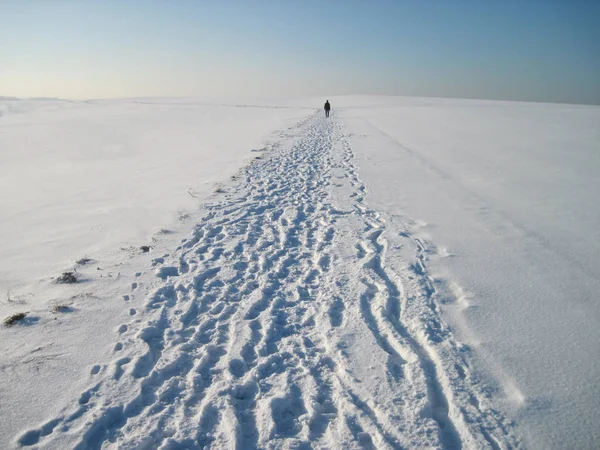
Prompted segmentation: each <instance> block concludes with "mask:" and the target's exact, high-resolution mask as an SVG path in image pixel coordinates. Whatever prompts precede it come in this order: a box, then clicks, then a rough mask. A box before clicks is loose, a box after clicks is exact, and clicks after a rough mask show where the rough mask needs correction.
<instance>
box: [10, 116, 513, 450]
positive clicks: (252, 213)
mask: <svg viewBox="0 0 600 450" xmlns="http://www.w3.org/2000/svg"><path fill="white" fill-rule="evenodd" d="M296 131H297V135H296V136H291V137H289V139H288V140H287V141H284V143H283V145H281V147H279V148H277V149H275V150H272V151H271V152H270V153H268V154H266V155H265V156H264V157H262V158H258V159H256V160H255V161H254V162H253V163H252V164H251V165H250V166H249V167H248V168H246V169H245V170H244V172H243V173H242V174H241V175H240V177H239V179H238V181H237V184H236V185H232V187H231V188H230V189H229V192H227V193H225V194H224V195H223V200H221V201H219V202H218V203H216V204H214V205H208V206H207V214H206V215H205V217H204V219H203V220H202V221H201V222H200V223H199V224H197V226H196V227H195V230H194V232H193V235H192V237H191V238H190V239H187V240H185V241H184V242H183V243H182V245H181V246H180V247H179V248H177V249H176V251H175V252H174V253H172V254H171V255H165V256H164V257H157V258H156V259H155V260H154V261H153V265H154V268H153V270H154V271H155V272H154V273H152V274H151V277H149V276H148V277H147V278H146V281H145V282H144V281H143V280H144V276H142V277H140V282H139V283H134V284H133V285H132V292H131V293H130V294H128V295H126V296H125V299H126V300H130V299H131V298H132V297H133V296H136V295H145V298H146V299H145V311H136V310H134V309H132V311H131V314H132V321H131V323H128V324H123V325H122V326H121V327H120V328H119V329H118V330H117V331H116V342H115V346H114V355H115V356H114V361H113V362H112V363H111V364H108V365H97V366H95V367H93V368H92V370H91V373H90V388H89V389H88V390H86V391H85V392H83V393H82V394H81V396H80V398H79V399H75V400H74V401H73V404H71V405H67V406H66V407H65V408H64V410H63V413H62V414H60V415H59V416H58V417H54V418H49V420H48V421H47V422H46V423H45V424H43V425H41V426H40V427H39V428H35V429H31V430H29V431H27V432H25V433H23V434H21V435H20V436H18V437H17V438H16V442H17V443H18V445H20V446H25V447H27V446H36V447H41V448H78V449H85V448H91V449H100V448H119V449H129V448H139V449H154V448H160V449H184V448H185V449H203V448H214V449H221V448H236V449H254V448H339V449H352V448H366V449H372V448H378V449H387V448H390V449H404V448H406V449H409V448H473V449H483V448H493V449H499V448H518V447H520V445H521V444H520V441H519V440H518V438H516V437H515V436H514V433H513V431H512V426H511V424H509V423H508V422H507V421H506V420H505V419H504V418H503V417H502V415H501V414H500V413H499V412H497V411H496V410H495V409H494V408H492V407H491V405H490V401H489V398H488V397H489V396H488V395H487V394H486V389H485V388H484V387H483V386H480V385H479V384H478V382H477V377H476V376H475V375H474V374H473V373H472V370H471V369H470V365H469V349H468V347H465V346H462V345H461V344H460V343H458V342H457V341H456V339H455V337H454V334H453V332H452V330H451V329H450V328H449V327H448V326H447V325H446V324H445V323H444V322H443V321H442V319H441V317H440V315H439V311H438V302H439V301H442V299H441V298H439V297H440V296H439V295H438V292H437V290H436V283H435V282H434V280H433V279H432V277H431V276H430V275H429V274H428V269H427V253H428V248H427V244H426V243H424V242H422V241H421V240H419V239H417V238H414V237H412V236H411V234H410V233H409V232H408V231H407V230H401V229H400V230H398V229H392V227H388V225H387V223H388V222H387V221H386V219H385V218H384V217H383V216H382V215H381V214H379V213H378V212H377V211H374V210H373V209H371V208H370V207H369V205H368V199H367V194H368V189H367V186H365V184H364V183H363V182H362V181H361V179H360V178H359V175H358V172H357V169H356V167H355V166H354V164H353V151H352V148H351V145H350V144H349V141H348V140H347V136H346V135H345V134H344V129H343V124H342V123H340V122H339V121H338V120H337V119H336V118H335V117H332V118H330V119H329V120H325V119H324V118H322V117H321V115H318V116H314V117H312V118H311V119H309V120H308V121H307V122H305V123H304V124H302V125H300V128H299V129H298V130H296ZM392 245H393V246H394V248H403V249H404V254H405V255H406V258H400V259H399V258H396V259H395V260H394V263H393V264H390V265H388V262H387V261H386V255H387V254H388V253H389V249H390V246H392ZM392 266H393V269H392V268H391V267H392ZM136 313H137V314H136Z"/></svg>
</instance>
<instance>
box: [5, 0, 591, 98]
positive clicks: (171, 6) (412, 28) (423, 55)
mask: <svg viewBox="0 0 600 450" xmlns="http://www.w3.org/2000/svg"><path fill="white" fill-rule="evenodd" d="M599 19H600V3H598V2H593V1H586V0H579V1H570V2H567V1H564V2H554V1H552V2H543V1H531V2H519V1H514V0H510V1H504V2H500V1H494V2H478V1H474V0H458V1H456V2H442V1H432V2H419V3H417V2H412V1H385V0H381V1H374V2H361V1H345V2H342V1H331V2H327V3H324V2H318V1H315V0H309V1H306V2H296V3H291V2H276V1H274V0H257V1H256V2H246V1H241V0H239V1H224V2H208V1H192V0H180V1H178V2H166V1H161V0H147V1H143V2H142V1H134V0H130V1H116V0H105V1H103V2H96V1H91V0H87V1H86V0H82V1H67V0H62V1H59V0H47V1H43V2H40V1H33V0H22V1H13V0H8V1H6V0H5V1H3V0H0V96H15V97H59V98H69V99H90V98H111V97H113V98H114V97H167V96H201V97H202V96H203V97H218V96H228V97H233V96H245V97H260V96H265V97H271V98H272V97H307V96H334V95H342V94H369V95H378V94H379V95H402V96H427V97H457V98H483V99H498V100H522V101H541V102H566V103H581V104H600V58H598V57H597V56H598V53H597V52H598V49H599V48H600V27H598V26H597V24H598V23H599Z"/></svg>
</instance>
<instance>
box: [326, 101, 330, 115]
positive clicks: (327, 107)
mask: <svg viewBox="0 0 600 450" xmlns="http://www.w3.org/2000/svg"><path fill="white" fill-rule="evenodd" d="M330 109H331V105H330V104H329V100H327V101H325V117H329V110H330Z"/></svg>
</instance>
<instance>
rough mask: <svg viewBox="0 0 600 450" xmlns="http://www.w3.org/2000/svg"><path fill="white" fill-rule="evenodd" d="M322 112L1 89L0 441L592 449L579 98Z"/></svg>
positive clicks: (358, 102) (369, 104)
mask: <svg viewBox="0 0 600 450" xmlns="http://www.w3.org/2000/svg"><path fill="white" fill-rule="evenodd" d="M330 100H331V102H332V106H333V109H334V113H333V115H332V117H331V118H330V119H329V120H325V118H324V117H322V114H321V113H320V112H318V113H317V114H314V109H315V108H314V106H315V105H317V106H318V105H319V104H320V103H322V99H317V100H305V101H295V102H288V103H286V102H279V103H273V102H271V103H266V102H252V103H245V104H244V102H235V101H234V102H232V101H227V102H225V101H223V102H215V101H208V100H200V99H137V100H135V99H133V100H114V101H95V102H66V101H57V100H43V101H42V100H38V101H19V100H10V99H6V100H0V114H1V116H0V151H1V155H0V156H1V157H2V165H1V166H0V175H1V177H0V183H1V185H0V187H1V188H2V189H1V190H0V192H1V194H0V211H2V215H1V216H0V227H1V228H0V248H2V250H3V257H2V259H1V260H0V288H1V289H2V291H4V292H6V293H7V294H6V298H4V299H2V303H1V304H0V310H1V311H2V313H3V316H6V315H8V314H10V313H14V312H20V311H28V312H29V315H28V317H27V318H26V319H25V320H23V321H21V322H19V323H18V324H16V325H13V326H2V327H1V328H0V343H1V344H0V345H1V347H0V348H1V351H2V353H1V355H2V356H1V357H0V397H1V399H2V401H1V402H0V447H2V448H5V447H8V448H11V447H20V446H25V447H28V446H38V447H41V448H56V449H63V448H149V449H150V448H164V449H167V448H248V449H250V448H344V449H346V448H473V449H479V448H521V447H524V448H540V449H542V448H544V449H545V448H581V449H586V448H590V449H591V448H597V447H598V445H599V444H600V441H599V440H600V433H599V432H598V431H597V430H598V429H600V427H599V421H600V415H599V414H598V410H600V389H599V388H598V385H597V379H598V377H599V376H600V367H599V365H598V362H597V361H598V359H599V358H598V357H599V356H600V355H599V352H598V350H597V348H598V344H600V332H599V331H598V328H597V326H596V324H597V323H598V319H600V317H598V315H599V314H600V312H599V311H600V309H599V308H598V306H599V305H598V292H600V270H599V268H598V267H599V264H598V263H599V262H600V260H599V257H598V254H600V244H599V242H600V208H598V206H597V200H596V198H595V197H596V196H597V195H598V193H600V181H599V180H598V177H597V175H596V173H597V169H598V167H600V126H599V125H600V108H597V107H583V106H570V105H544V104H531V103H529V104H528V103H505V102H483V101H467V100H441V99H411V98H394V97H339V98H332V99H330ZM253 150H261V151H260V152H256V151H253ZM257 156H259V157H258V158H256V157H257ZM142 245H148V246H151V249H150V251H149V252H147V253H144V252H142V251H141V250H140V246H142ZM84 257H85V258H89V259H90V261H88V262H86V263H85V264H83V261H80V264H77V261H78V260H80V259H81V258H84ZM66 270H76V274H77V275H78V276H79V282H78V283H75V284H56V283H55V282H54V278H53V277H55V276H56V275H59V274H60V273H61V272H63V271H66ZM59 306H60V307H59Z"/></svg>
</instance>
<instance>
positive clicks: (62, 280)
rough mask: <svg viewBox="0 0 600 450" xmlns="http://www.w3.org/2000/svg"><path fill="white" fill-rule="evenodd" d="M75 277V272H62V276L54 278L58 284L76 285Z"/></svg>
mask: <svg viewBox="0 0 600 450" xmlns="http://www.w3.org/2000/svg"><path fill="white" fill-rule="evenodd" d="M77 281H78V280H77V275H75V272H63V274H62V275H61V276H59V277H57V278H56V282H57V283H59V284H73V283H77Z"/></svg>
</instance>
